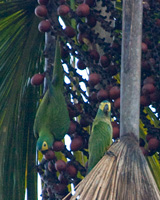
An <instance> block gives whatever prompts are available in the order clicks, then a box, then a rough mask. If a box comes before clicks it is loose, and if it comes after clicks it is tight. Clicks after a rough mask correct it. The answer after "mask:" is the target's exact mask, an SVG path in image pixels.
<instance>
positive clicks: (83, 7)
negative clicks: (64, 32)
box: [76, 3, 90, 17]
mask: <svg viewBox="0 0 160 200" xmlns="http://www.w3.org/2000/svg"><path fill="white" fill-rule="evenodd" d="M89 13H90V8H89V6H88V5H87V4H85V3H82V4H80V5H79V6H78V7H77V9H76V14H77V15H78V16H79V17H86V16H88V15H89Z"/></svg>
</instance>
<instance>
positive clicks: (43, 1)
mask: <svg viewBox="0 0 160 200" xmlns="http://www.w3.org/2000/svg"><path fill="white" fill-rule="evenodd" d="M48 2H49V0H38V3H39V4H40V5H47V4H48Z"/></svg>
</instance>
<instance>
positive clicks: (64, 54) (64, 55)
mask: <svg viewBox="0 0 160 200" xmlns="http://www.w3.org/2000/svg"><path fill="white" fill-rule="evenodd" d="M61 56H62V59H64V58H67V57H68V56H69V52H68V51H67V50H66V49H64V48H63V45H61Z"/></svg>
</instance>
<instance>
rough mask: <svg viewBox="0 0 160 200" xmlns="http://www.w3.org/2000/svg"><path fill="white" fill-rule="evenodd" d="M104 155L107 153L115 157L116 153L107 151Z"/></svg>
mask: <svg viewBox="0 0 160 200" xmlns="http://www.w3.org/2000/svg"><path fill="white" fill-rule="evenodd" d="M105 155H109V156H110V157H113V156H114V157H116V155H115V154H114V153H113V152H112V151H107V152H106V153H105Z"/></svg>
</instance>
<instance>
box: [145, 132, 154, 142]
mask: <svg viewBox="0 0 160 200" xmlns="http://www.w3.org/2000/svg"><path fill="white" fill-rule="evenodd" d="M151 138H153V135H151V134H147V135H146V140H147V142H148V141H149V140H150V139H151Z"/></svg>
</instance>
